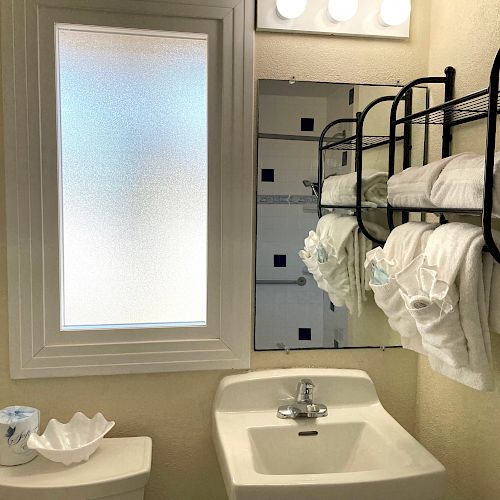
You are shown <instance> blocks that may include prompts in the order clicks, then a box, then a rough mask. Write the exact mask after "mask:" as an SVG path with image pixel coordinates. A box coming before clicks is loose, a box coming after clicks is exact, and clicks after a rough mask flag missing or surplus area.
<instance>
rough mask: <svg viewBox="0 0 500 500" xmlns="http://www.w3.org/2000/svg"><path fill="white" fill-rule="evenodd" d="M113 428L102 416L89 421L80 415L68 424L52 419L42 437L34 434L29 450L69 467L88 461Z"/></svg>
mask: <svg viewBox="0 0 500 500" xmlns="http://www.w3.org/2000/svg"><path fill="white" fill-rule="evenodd" d="M114 425H115V423H114V422H113V421H111V422H108V421H107V420H106V419H105V418H104V416H103V415H102V413H96V414H95V416H94V418H88V417H86V416H85V415H84V414H83V413H81V412H77V413H75V414H74V415H73V416H72V417H71V420H70V421H69V422H68V423H67V424H62V423H61V422H59V421H58V420H56V419H55V418H53V419H52V420H50V422H49V423H48V424H47V427H46V429H45V432H44V433H43V434H42V435H41V436H40V435H38V434H31V436H30V437H29V439H28V443H27V444H28V448H31V449H32V450H36V451H38V453H40V455H43V456H44V457H45V458H48V459H49V460H52V461H53V462H61V463H63V464H64V465H70V464H73V463H77V462H82V461H84V460H85V461H86V460H88V459H89V457H90V455H92V453H94V452H95V451H96V450H97V448H98V447H99V445H100V444H101V441H102V438H103V437H104V436H105V435H106V434H107V433H108V432H109V431H110V430H111V429H112V427H113V426H114Z"/></svg>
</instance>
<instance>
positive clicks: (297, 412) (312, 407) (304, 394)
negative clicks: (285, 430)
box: [277, 378, 328, 418]
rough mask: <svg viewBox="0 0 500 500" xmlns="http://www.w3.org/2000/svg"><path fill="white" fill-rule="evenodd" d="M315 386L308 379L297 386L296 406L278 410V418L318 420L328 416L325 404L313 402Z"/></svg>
mask: <svg viewBox="0 0 500 500" xmlns="http://www.w3.org/2000/svg"><path fill="white" fill-rule="evenodd" d="M313 397H314V384H313V382H312V380H310V379H308V378H304V379H302V380H301V381H300V382H299V383H298V385H297V395H296V397H295V404H292V405H284V406H280V407H279V408H278V413H277V416H278V418H318V417H326V416H327V415H328V408H327V407H326V406H325V405H323V404H316V403H314V402H313Z"/></svg>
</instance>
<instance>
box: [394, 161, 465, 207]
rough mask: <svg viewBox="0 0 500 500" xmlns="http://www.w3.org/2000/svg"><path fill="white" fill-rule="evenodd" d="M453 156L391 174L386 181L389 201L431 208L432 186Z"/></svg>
mask: <svg viewBox="0 0 500 500" xmlns="http://www.w3.org/2000/svg"><path fill="white" fill-rule="evenodd" d="M458 156H460V155H458ZM453 158H456V157H448V158H443V159H441V160H437V161H434V162H432V163H429V164H428V165H424V166H423V167H410V168H407V169H406V170H403V171H402V172H399V173H398V174H396V175H393V176H392V177H391V178H390V179H389V180H388V181H387V200H388V201H389V203H390V204H391V205H392V206H393V207H427V208H433V207H434V204H433V203H432V200H431V191H432V187H433V186H434V184H435V182H436V181H437V180H438V178H439V176H440V174H441V172H442V171H443V169H444V168H445V167H446V166H447V165H448V163H449V162H450V161H451V160H452V159H453Z"/></svg>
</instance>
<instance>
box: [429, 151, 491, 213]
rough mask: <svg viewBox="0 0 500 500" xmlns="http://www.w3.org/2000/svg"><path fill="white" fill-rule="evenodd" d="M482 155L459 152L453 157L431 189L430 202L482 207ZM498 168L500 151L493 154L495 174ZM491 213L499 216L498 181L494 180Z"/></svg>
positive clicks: (438, 205)
mask: <svg viewBox="0 0 500 500" xmlns="http://www.w3.org/2000/svg"><path fill="white" fill-rule="evenodd" d="M484 163H485V158H484V155H478V154H476V153H462V154H460V155H456V156H452V157H451V158H450V162H449V163H448V164H447V165H446V167H445V168H444V169H443V171H442V172H441V175H440V176H439V177H438V179H437V180H436V181H435V183H434V185H433V186H432V190H431V202H432V203H433V204H434V205H435V206H437V207H447V208H474V209H481V208H482V207H483V188H484ZM498 169H500V152H498V153H496V154H495V164H494V170H495V174H496V172H497V170H498ZM493 215H495V217H499V216H500V183H499V182H498V181H497V182H496V183H494V189H493Z"/></svg>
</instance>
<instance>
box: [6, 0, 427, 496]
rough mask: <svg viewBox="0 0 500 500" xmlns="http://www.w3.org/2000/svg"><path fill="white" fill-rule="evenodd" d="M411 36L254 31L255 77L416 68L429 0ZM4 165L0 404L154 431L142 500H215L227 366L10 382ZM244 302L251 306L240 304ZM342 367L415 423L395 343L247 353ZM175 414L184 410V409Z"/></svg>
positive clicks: (381, 74) (373, 78)
mask: <svg viewBox="0 0 500 500" xmlns="http://www.w3.org/2000/svg"><path fill="white" fill-rule="evenodd" d="M414 4H415V5H414V13H413V21H412V37H411V40H410V41H397V40H389V41H388V40H385V41H382V40H373V39H354V38H330V37H313V36H300V35H274V34H257V36H256V77H258V78H288V77H289V76H290V75H295V76H296V77H297V78H298V79H306V80H307V79H309V80H324V81H337V82H342V81H344V82H372V83H379V84H383V83H394V82H395V81H396V80H398V79H402V80H408V79H410V78H413V77H416V76H419V75H421V74H422V73H423V72H425V69H426V65H427V43H428V0H414ZM3 175H4V174H3V166H2V169H1V171H0V228H2V229H1V230H0V406H2V407H3V406H5V405H7V404H14V403H18V404H29V405H33V406H35V407H38V408H40V409H41V411H42V417H43V422H42V424H44V423H45V422H46V421H47V419H48V418H49V417H58V418H60V419H63V420H64V419H67V418H69V417H70V416H71V414H72V413H73V412H74V411H76V410H82V411H84V412H86V413H87V414H92V413H94V412H96V411H102V412H104V414H105V415H106V416H107V417H109V418H113V419H115V420H116V421H117V425H116V427H115V429H114V430H113V431H112V435H114V436H127V435H141V434H144V435H149V436H151V437H152V438H153V449H154V453H153V468H152V475H151V480H150V483H149V486H148V489H147V499H148V500H201V499H203V500H224V499H225V492H224V487H223V484H222V480H221V477H220V473H219V469H218V464H217V460H216V457H215V453H214V449H213V446H212V442H211V435H210V432H211V429H210V427H211V423H210V420H211V417H210V410H211V404H212V399H213V396H214V393H215V390H216V387H217V384H218V382H219V380H220V378H221V377H223V376H224V375H226V374H228V372H192V373H172V374H148V375H131V376H106V377H81V378H65V379H50V380H48V379H39V380H25V381H13V380H10V377H9V373H8V338H7V337H8V323H7V297H6V293H7V284H6V255H5V254H6V242H5V232H4V230H3V228H5V213H4V196H3V193H4V186H3V181H4V179H3ZM248 307H251V304H248ZM285 366H318V367H349V368H362V369H365V370H367V371H368V372H369V373H370V375H371V376H372V377H373V379H374V381H375V385H376V387H377V390H378V392H379V395H380V397H381V400H382V402H383V404H384V405H385V406H386V408H387V409H388V410H389V411H390V412H391V413H392V414H393V415H394V416H395V417H396V418H397V419H398V420H399V421H400V422H401V423H402V424H403V425H404V426H405V427H406V428H407V429H408V430H410V431H412V430H413V427H414V415H415V388H416V356H415V355H414V354H413V353H411V352H406V351H403V350H401V349H393V350H387V351H385V352H381V351H377V350H353V351H344V352H332V351H313V352H310V351H303V352H294V353H291V354H290V355H286V354H284V353H281V352H280V353H254V355H253V358H252V368H254V369H262V368H271V367H273V368H274V367H285ZM183 413H185V414H184V415H183Z"/></svg>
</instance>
